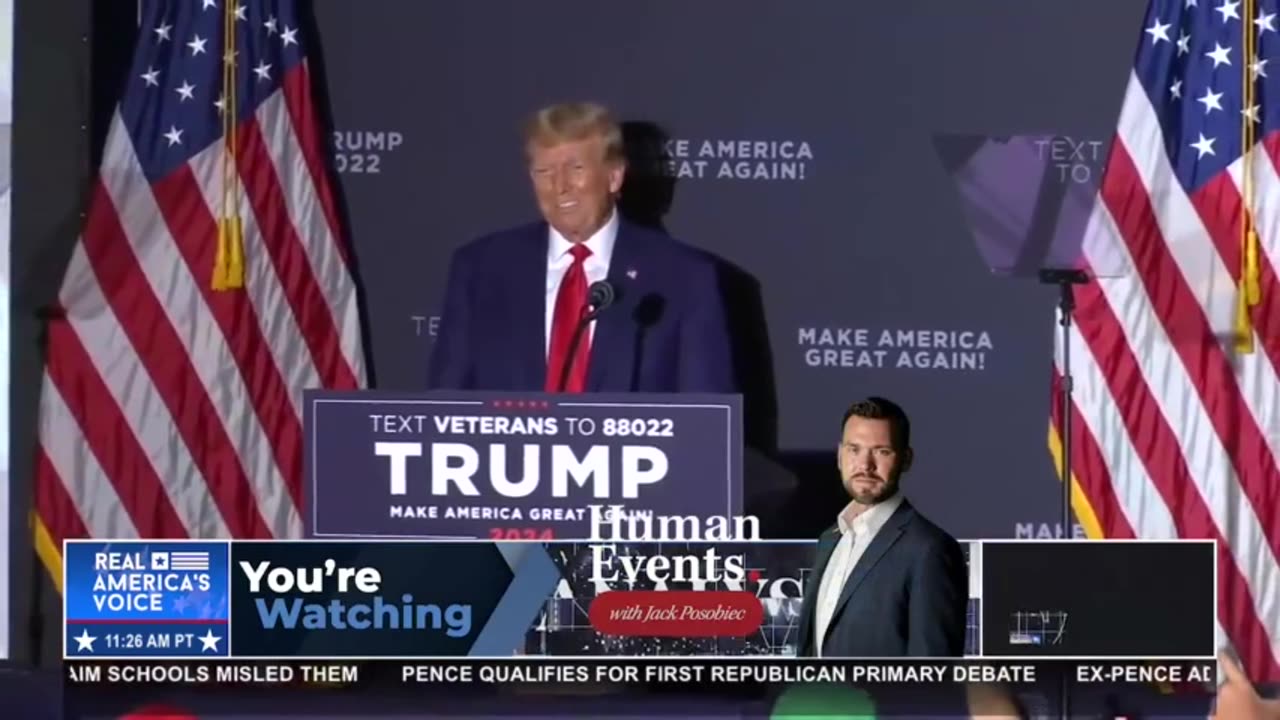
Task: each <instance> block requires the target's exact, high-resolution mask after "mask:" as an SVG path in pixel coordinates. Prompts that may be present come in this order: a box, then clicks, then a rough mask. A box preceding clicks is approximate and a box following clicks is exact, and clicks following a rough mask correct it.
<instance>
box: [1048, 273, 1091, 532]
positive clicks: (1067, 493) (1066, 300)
mask: <svg viewBox="0 0 1280 720" xmlns="http://www.w3.org/2000/svg"><path fill="white" fill-rule="evenodd" d="M1040 282H1042V283H1045V284H1046V285H1057V286H1058V326H1059V327H1060V328H1061V329H1062V387H1061V389H1060V390H1061V395H1060V400H1061V402H1062V462H1061V466H1060V467H1059V468H1058V472H1059V474H1060V475H1061V477H1062V533H1063V535H1064V536H1066V537H1070V536H1071V534H1072V532H1071V526H1072V522H1071V313H1073V312H1074V311H1075V308H1076V297H1075V286H1076V285H1083V284H1085V283H1087V282H1089V276H1088V275H1087V274H1086V273H1085V271H1083V270H1071V269H1065V268H1061V269H1060V268H1045V269H1042V270H1041V271H1040Z"/></svg>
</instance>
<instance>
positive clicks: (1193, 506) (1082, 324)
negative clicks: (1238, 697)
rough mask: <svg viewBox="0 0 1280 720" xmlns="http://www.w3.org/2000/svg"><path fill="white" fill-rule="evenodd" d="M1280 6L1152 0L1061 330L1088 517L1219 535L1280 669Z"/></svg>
mask: <svg viewBox="0 0 1280 720" xmlns="http://www.w3.org/2000/svg"><path fill="white" fill-rule="evenodd" d="M1276 10H1277V8H1276V3H1275V0H1262V1H1261V2H1257V3H1253V2H1245V1H1244V0H1154V1H1153V2H1151V3H1150V5H1149V7H1148V9H1147V13H1146V16H1145V19H1144V25H1143V30H1142V32H1141V34H1140V41H1139V47H1138V49H1137V53H1136V57H1135V60H1134V64H1133V66H1132V68H1130V73H1129V77H1128V86H1127V89H1126V91H1125V94H1124V100H1123V107H1122V110H1121V113H1120V119H1119V123H1118V126H1117V128H1116V131H1115V137H1114V140H1113V142H1112V146H1111V152H1110V155H1109V157H1108V160H1107V165H1106V168H1105V170H1104V174H1103V178H1102V184H1101V187H1100V190H1099V193H1098V196H1097V203H1096V204H1095V206H1094V208H1093V214H1092V216H1091V218H1090V221H1089V224H1088V230H1087V231H1086V235H1085V244H1084V257H1085V260H1086V264H1087V265H1088V266H1089V268H1090V269H1093V270H1095V277H1094V279H1093V280H1091V281H1090V282H1089V283H1088V284H1086V285H1084V286H1081V287H1080V288H1079V289H1078V290H1077V293H1076V295H1077V307H1076V310H1075V312H1074V313H1073V316H1072V317H1073V322H1074V327H1073V329H1072V332H1071V336H1070V340H1069V342H1070V345H1071V371H1072V379H1073V387H1072V392H1071V398H1072V404H1073V409H1072V412H1073V413H1074V416H1073V422H1072V432H1073V447H1072V453H1071V455H1072V466H1073V475H1074V477H1075V481H1076V482H1077V483H1078V487H1079V489H1080V490H1082V491H1083V492H1082V493H1081V494H1078V495H1077V500H1083V502H1078V503H1077V504H1076V507H1075V510H1076V514H1077V517H1078V518H1079V519H1080V521H1081V524H1082V525H1084V526H1085V527H1086V529H1087V530H1088V531H1089V534H1090V535H1093V536H1097V535H1104V536H1107V537H1120V538H1126V537H1140V538H1176V537H1183V538H1211V539H1214V540H1216V541H1217V543H1218V588H1217V593H1218V612H1217V627H1216V631H1217V637H1218V641H1219V645H1220V646H1225V645H1226V644H1227V643H1230V645H1231V646H1232V647H1234V648H1235V650H1236V652H1237V653H1238V654H1239V656H1240V658H1241V659H1242V661H1243V662H1244V665H1245V668H1246V670H1247V672H1249V674H1250V675H1251V677H1253V678H1254V679H1255V680H1257V681H1277V680H1280V568H1278V561H1280V465H1278V458H1280V377H1278V376H1277V371H1278V370H1280V287H1278V286H1277V282H1276V274H1275V269H1276V267H1277V265H1278V264H1280V173H1278V171H1277V169H1278V168H1280V32H1277V31H1278V30H1280V18H1278V17H1277V12H1276ZM1246 78H1248V79H1247V80H1246ZM1249 95H1252V97H1248V96H1249ZM1246 123H1247V124H1246ZM1246 131H1247V133H1246ZM1250 135H1252V137H1250ZM1244 148H1247V149H1248V151H1249V152H1248V155H1247V156H1243V150H1242V149H1244ZM1245 208H1248V209H1249V210H1250V211H1251V213H1250V215H1249V217H1248V218H1246V216H1245V212H1244V209H1245ZM1251 228H1256V233H1257V235H1256V242H1255V241H1254V240H1252V239H1251V238H1249V236H1248V234H1247V233H1248V231H1249V230H1250V229H1251ZM1255 252H1256V254H1255ZM1251 255H1253V258H1254V259H1255V260H1256V262H1251V258H1250V256H1251ZM1099 266H1105V268H1106V270H1105V271H1099V270H1098V267H1099ZM1103 275H1113V276H1111V277H1100V276H1103ZM1253 282H1256V288H1255V289H1254V291H1253V292H1249V291H1250V288H1249V285H1250V284H1251V283H1253ZM1241 312H1243V313H1245V315H1244V316H1243V317H1242V316H1240V315H1238V313H1241ZM1057 345H1058V346H1057V349H1056V356H1057V361H1056V372H1055V378H1054V385H1055V388H1054V390H1055V393H1054V404H1055V407H1054V421H1053V423H1052V425H1051V427H1052V430H1051V436H1050V445H1051V446H1053V447H1056V448H1057V452H1058V453H1060V452H1061V446H1060V445H1059V444H1058V439H1059V437H1060V429H1061V418H1062V407H1061V403H1060V402H1059V396H1058V395H1057V391H1058V389H1059V388H1060V387H1061V382H1062V350H1063V347H1062V345H1063V343H1062V341H1061V340H1059V341H1058V343H1057ZM1191 621H1192V619H1190V618H1188V622H1191Z"/></svg>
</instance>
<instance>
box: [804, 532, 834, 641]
mask: <svg viewBox="0 0 1280 720" xmlns="http://www.w3.org/2000/svg"><path fill="white" fill-rule="evenodd" d="M838 542H840V533H839V531H838V530H837V529H836V528H831V529H829V530H827V531H826V532H824V533H822V536H821V537H819V538H818V548H817V550H815V551H814V558H815V559H816V561H817V562H815V563H814V566H813V574H812V575H810V576H809V584H808V585H806V586H805V589H804V597H805V601H804V603H802V605H801V607H803V608H804V612H803V613H801V614H800V642H799V647H800V650H801V652H802V653H804V652H807V651H808V649H809V648H810V647H812V646H813V645H814V637H813V613H814V611H815V609H816V608H817V604H818V591H819V590H821V588H822V574H823V573H825V572H826V571H827V565H828V564H829V563H830V562H831V553H832V552H834V551H835V549H836V544H837V543H838Z"/></svg>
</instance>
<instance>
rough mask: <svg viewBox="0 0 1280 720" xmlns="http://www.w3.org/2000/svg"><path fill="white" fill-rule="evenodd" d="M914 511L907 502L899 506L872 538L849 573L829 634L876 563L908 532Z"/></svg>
mask: <svg viewBox="0 0 1280 720" xmlns="http://www.w3.org/2000/svg"><path fill="white" fill-rule="evenodd" d="M911 515H912V510H911V506H910V505H908V504H907V502H906V500H903V501H902V504H901V505H899V506H898V509H897V510H895V511H894V512H893V515H891V516H889V520H888V521H887V522H885V524H884V527H882V528H880V532H878V533H876V536H875V537H874V538H872V540H871V544H870V545H868V546H867V549H866V551H865V552H863V553H862V557H860V558H858V564H857V565H854V566H853V572H851V573H849V579H848V580H846V581H845V583H844V587H843V588H842V589H841V590H840V599H839V600H837V601H836V606H835V609H834V610H832V611H831V622H830V623H829V624H828V625H827V632H828V633H830V632H831V628H833V627H835V626H836V619H837V618H839V617H840V613H842V612H844V608H845V606H846V605H848V604H849V599H850V598H852V597H853V594H854V593H855V592H857V591H858V586H859V585H861V584H862V581H864V580H866V579H867V575H868V574H870V572H871V570H872V569H873V568H875V566H876V563H878V562H880V559H881V558H883V557H884V555H885V553H887V552H889V548H891V547H893V545H894V543H896V542H898V538H900V537H902V533H904V532H906V528H907V523H909V522H911Z"/></svg>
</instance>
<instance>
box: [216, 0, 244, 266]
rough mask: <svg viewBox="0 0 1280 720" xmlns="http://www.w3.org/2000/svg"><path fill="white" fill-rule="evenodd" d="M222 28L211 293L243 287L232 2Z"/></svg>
mask: <svg viewBox="0 0 1280 720" xmlns="http://www.w3.org/2000/svg"><path fill="white" fill-rule="evenodd" d="M225 7H226V12H225V13H224V14H223V15H224V17H223V29H222V50H223V54H222V142H223V153H222V213H221V214H220V215H219V216H218V249H217V251H216V252H215V253H214V257H213V281H212V286H213V289H214V290H219V291H224V290H235V289H237V288H242V287H244V227H243V226H242V225H241V223H240V174H239V172H240V171H239V168H238V167H237V164H236V159H237V158H236V117H237V115H238V113H239V110H238V108H237V107H236V3H234V2H227V3H225Z"/></svg>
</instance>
